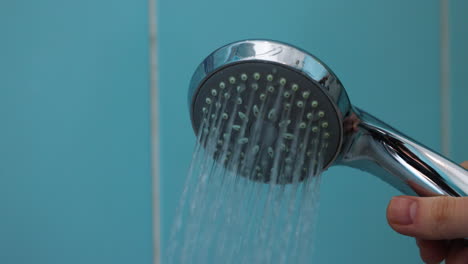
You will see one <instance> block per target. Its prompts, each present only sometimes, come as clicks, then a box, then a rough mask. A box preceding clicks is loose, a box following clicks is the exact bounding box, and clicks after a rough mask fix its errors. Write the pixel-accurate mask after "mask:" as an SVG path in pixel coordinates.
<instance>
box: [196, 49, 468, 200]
mask: <svg viewBox="0 0 468 264" xmlns="http://www.w3.org/2000/svg"><path fill="white" fill-rule="evenodd" d="M243 61H251V62H255V61H261V62H265V63H272V64H281V65H284V66H286V67H290V68H291V69H293V70H295V71H298V72H300V73H302V74H304V75H305V76H307V77H308V78H310V80H311V81H313V82H315V83H316V84H317V86H318V87H320V88H321V89H322V90H323V91H325V92H326V94H327V95H328V97H329V98H330V100H331V101H332V102H333V104H334V105H335V109H336V114H337V115H338V117H339V120H341V121H340V122H342V123H343V126H342V129H341V131H340V132H339V133H337V134H338V135H339V142H340V147H339V148H338V150H337V151H336V154H335V156H334V159H333V160H332V161H331V162H330V163H329V164H327V165H326V167H328V166H330V165H346V166H350V167H354V168H357V169H360V170H363V171H367V172H369V173H371V174H374V175H376V176H378V177H379V178H381V179H382V180H384V181H386V182H387V183H389V184H391V185H392V186H394V187H395V188H397V189H399V190H400V191H402V192H403V193H405V194H411V195H415V194H416V195H420V196H433V195H451V196H467V195H468V171H467V170H465V169H463V168H462V167H460V166H459V165H457V164H455V163H453V162H452V161H450V160H448V159H447V158H445V157H443V156H442V155H440V154H438V153H436V152H435V151H432V150H431V149H429V148H428V147H425V146H424V145H422V144H420V143H418V142H417V141H415V140H412V139H411V138H409V137H408V136H406V135H404V134H403V133H401V132H399V131H397V130H396V129H394V128H392V127H391V126H389V125H387V124H385V123H384V122H382V121H380V120H379V119H377V118H375V117H373V116H372V115H370V114H368V113H366V112H364V111H362V110H360V109H358V108H356V107H354V106H352V105H351V103H350V101H349V99H348V95H347V94H346V91H345V89H344V87H343V85H342V84H341V82H340V81H339V79H338V78H337V77H336V75H335V74H334V73H333V72H332V71H331V70H330V69H329V68H328V67H327V66H326V65H325V64H324V63H323V62H321V61H320V60H318V59H317V58H315V57H314V56H312V55H310V54H308V53H307V52H305V51H302V50H300V49H298V48H296V47H293V46H290V45H288V44H284V43H280V42H276V41H269V40H246V41H240V42H236V43H232V44H229V45H226V46H224V47H222V48H220V49H218V50H216V51H215V52H213V53H212V54H211V55H210V56H208V57H207V58H206V59H205V60H204V61H203V62H202V63H201V64H200V65H199V67H198V68H197V69H196V71H195V73H194V75H193V77H192V80H191V83H190V89H189V98H188V99H189V106H190V114H191V119H192V125H193V127H194V128H195V127H196V126H195V124H194V115H195V112H194V109H193V108H194V102H195V101H196V97H197V93H198V92H199V88H200V87H201V86H202V85H203V83H204V82H205V81H206V80H207V79H208V78H210V76H211V75H213V74H214V73H215V72H217V71H219V70H220V69H223V68H225V67H229V66H230V65H235V64H236V63H239V62H243Z"/></svg>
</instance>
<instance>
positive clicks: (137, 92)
mask: <svg viewBox="0 0 468 264" xmlns="http://www.w3.org/2000/svg"><path fill="white" fill-rule="evenodd" d="M150 1H154V0H150ZM440 4H441V2H440V1H435V0H431V1H427V0H414V1H403V0H395V1H370V0H356V1H347V0H328V1H324V0H319V1H305V0H291V1H279V0H273V1H271V0H270V1H267V0H256V1H248V0H238V1H225V0H223V1H220V0H203V1H189V0H181V1H173V0H158V1H157V13H156V15H157V30H158V40H159V41H158V43H157V50H158V53H159V58H158V63H159V70H158V71H157V72H153V74H157V75H158V76H159V79H160V80H159V82H158V89H159V95H160V100H159V101H158V102H156V103H157V104H158V109H159V116H160V118H159V125H160V138H159V141H160V160H159V164H160V170H159V171H160V173H159V181H160V189H159V190H155V191H156V193H157V192H158V191H159V197H160V201H159V202H160V205H161V211H160V213H159V214H158V213H157V214H156V216H158V215H159V217H155V218H154V219H153V220H152V218H151V216H152V201H151V194H152V193H151V186H152V181H151V169H150V167H151V154H150V152H151V151H150V97H149V94H150V88H149V87H150V67H149V55H150V53H149V48H150V47H149V46H150V45H149V29H148V19H149V17H148V2H147V1H146V0H145V1H129V0H116V1H103V0H96V1H90V0H84V1H78V2H77V1H68V0H66V1H58V0H44V1H31V0H15V1H12V0H11V1H9V0H6V1H1V2H0V33H1V38H0V122H1V123H0V263H12V264H22V263H39V264H41V263H151V262H152V259H153V252H157V251H154V250H153V246H156V247H157V245H158V243H157V242H156V243H154V242H153V238H152V232H153V228H152V226H153V225H159V224H160V227H161V250H162V252H164V251H165V248H166V246H167V242H168V234H169V229H170V224H171V222H172V220H173V218H174V212H175V208H176V206H177V203H178V198H179V195H180V192H181V190H182V185H183V180H184V177H185V175H186V172H187V169H188V166H189V163H190V159H191V152H192V148H193V146H194V143H195V137H194V135H193V132H192V129H191V127H190V122H189V116H188V106H187V86H188V82H189V79H190V76H191V74H192V72H193V70H194V69H195V67H196V66H197V64H198V63H199V62H200V61H201V60H202V59H203V58H204V57H205V56H206V55H207V54H209V53H210V52H211V51H213V50H214V49H216V48H218V47H219V46H221V45H223V44H226V43H228V42H231V41H235V40H239V39H245V38H272V39H278V40H282V41H286V42H290V43H292V44H295V45H297V46H300V47H302V48H304V49H306V50H308V51H310V52H311V53H313V54H315V55H317V56H318V57H319V58H321V59H322V60H323V61H325V62H326V63H327V64H328V65H329V66H330V67H332V69H333V70H334V71H335V72H336V73H337V74H338V76H339V77H340V79H341V80H342V82H343V83H344V85H345V87H346V89H347V91H348V93H349V95H350V97H351V100H352V102H353V103H354V104H356V105H358V106H360V107H362V108H364V109H366V110H368V111H369V112H371V113H374V114H375V115H377V116H378V117H380V118H382V119H383V120H386V121H388V122H389V123H390V124H392V125H394V126H395V127H398V128H399V129H401V130H402V131H404V132H406V133H408V134H409V135H410V136H412V137H414V138H417V139H418V140H419V141H421V142H423V143H425V144H427V145H429V146H431V147H433V148H434V149H436V150H441V142H442V141H441V131H442V129H445V128H444V127H442V126H441V109H440V107H441V104H440V102H441V100H440V99H441V98H440V95H441V88H440V82H441V78H440V76H441V72H442V69H441V67H440V64H441V59H440V48H441V46H440V45H441V36H442V35H443V34H441V33H440V24H441V23H440V20H441V15H440V10H441V9H440ZM449 5H450V13H449V22H450V27H449V33H450V43H449V44H450V45H449V47H450V60H451V64H450V68H451V71H450V88H451V89H450V91H451V96H450V99H451V104H450V105H451V106H452V107H451V109H450V110H451V111H450V112H451V116H450V117H451V118H450V120H449V121H450V125H449V130H447V131H450V134H449V135H450V140H451V144H450V148H451V157H452V158H453V159H454V160H456V161H457V162H460V161H462V160H463V159H468V139H467V137H466V134H467V131H468V125H467V122H464V121H465V120H466V115H468V106H467V104H466V102H465V101H466V100H467V99H468V77H467V76H468V72H467V68H466V67H465V61H467V60H468V51H467V49H466V48H465V47H467V46H468V31H467V29H468V20H467V17H468V16H467V13H468V5H467V3H466V1H463V0H450V1H449ZM153 162H154V161H153ZM323 179H324V182H323V186H322V189H321V192H322V199H321V208H320V213H319V224H318V229H317V230H318V234H317V236H318V237H317V241H318V242H317V243H318V245H317V247H316V248H315V252H316V254H315V257H314V259H312V260H311V263H331V264H332V263H384V264H385V263H411V264H412V263H420V260H419V258H418V251H417V249H416V246H415V245H414V241H413V240H412V239H409V238H405V237H401V236H399V235H397V234H395V233H394V232H393V231H392V230H391V229H390V228H389V227H388V226H387V225H386V220H385V208H386V206H387V203H388V201H389V199H390V197H391V196H392V195H396V194H398V192H397V191H395V190H393V189H392V188H391V187H389V186H387V185H386V184H384V183H383V182H381V181H379V180H378V179H376V178H375V177H373V176H371V175H367V174H364V173H361V172H358V171H354V170H352V169H348V168H332V169H330V171H328V172H326V173H325V174H324V176H323ZM158 240H159V239H156V241H158ZM155 259H156V260H159V259H160V256H155ZM161 259H162V260H164V257H161ZM162 263H164V261H163V262H162Z"/></svg>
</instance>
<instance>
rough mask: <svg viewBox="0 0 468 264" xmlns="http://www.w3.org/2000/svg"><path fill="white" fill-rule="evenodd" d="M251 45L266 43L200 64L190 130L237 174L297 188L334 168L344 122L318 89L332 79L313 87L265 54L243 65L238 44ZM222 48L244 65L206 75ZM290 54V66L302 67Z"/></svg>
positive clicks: (304, 77)
mask: <svg viewBox="0 0 468 264" xmlns="http://www.w3.org/2000/svg"><path fill="white" fill-rule="evenodd" d="M252 44H257V46H258V45H262V46H264V44H267V45H271V42H262V41H258V42H257V43H253V42H252V41H251V42H242V43H237V44H231V46H232V45H235V46H236V47H237V48H236V49H232V47H231V46H227V47H229V48H227V47H224V48H221V49H220V50H218V51H217V52H215V53H214V54H212V55H211V56H210V57H209V58H208V59H207V60H206V61H205V63H203V64H202V65H201V68H202V69H203V70H202V71H203V72H204V74H203V75H204V76H203V78H202V79H200V80H199V78H201V77H200V76H198V75H197V74H196V75H195V76H194V78H193V79H192V83H194V82H195V84H193V88H192V91H191V96H190V99H189V100H190V101H191V105H192V107H191V113H192V122H193V127H194V130H195V131H196V132H201V133H204V134H206V136H207V137H209V138H211V140H210V142H216V146H207V144H208V143H207V142H205V146H204V147H205V148H206V149H211V153H212V155H213V156H214V158H215V159H217V160H219V161H220V162H222V163H223V165H224V166H225V167H227V168H228V169H229V170H232V171H235V172H236V173H237V174H239V175H242V176H245V177H248V178H250V179H253V180H256V181H263V182H271V181H273V182H276V183H291V182H294V181H302V180H304V179H305V178H307V177H308V176H309V175H314V174H316V172H318V171H321V170H322V169H323V168H324V167H327V166H328V165H329V164H331V163H332V161H333V160H334V159H335V157H336V154H337V153H338V151H339V149H340V144H341V139H342V125H341V123H342V121H341V115H340V113H339V109H338V108H337V106H336V105H335V103H334V102H333V98H331V97H330V96H329V95H328V94H327V93H328V92H327V91H326V90H324V89H323V87H324V86H325V85H324V84H325V83H326V81H327V80H328V77H329V76H330V73H328V72H327V74H325V75H324V76H322V79H320V80H314V79H313V78H310V77H309V76H308V75H307V74H305V73H304V72H302V71H301V69H300V68H298V67H292V66H289V65H287V64H285V63H283V62H282V61H281V60H280V59H278V58H276V57H275V55H274V53H272V54H271V56H265V54H268V52H266V53H263V54H264V56H253V57H252V56H250V55H252V54H248V55H249V57H247V58H249V59H245V58H246V57H245V55H247V54H244V53H245V52H244V53H243V51H245V49H244V48H245V47H243V46H242V45H247V46H250V47H251V46H252ZM274 44H276V45H279V46H282V45H283V44H279V43H274ZM275 48H277V47H270V50H273V51H274V50H275ZM226 49H228V50H231V51H234V52H237V53H236V54H235V55H236V56H235V57H236V58H238V59H239V58H244V59H241V60H237V61H229V60H228V61H225V62H220V65H219V66H218V67H213V68H212V69H206V68H205V66H206V65H207V64H206V62H207V61H213V58H216V57H219V54H220V53H223V52H225V50H226ZM262 49H264V47H263V48H262ZM292 49H293V48H292ZM250 51H253V50H252V49H250ZM295 51H296V52H295V53H294V54H296V56H293V57H295V58H294V59H295V60H294V62H296V63H297V62H298V61H302V60H303V59H304V56H297V55H299V54H298V52H297V51H298V50H295ZM255 54H257V55H258V50H257V51H255ZM231 55H233V54H231ZM229 57H232V56H228V58H229ZM293 57H290V58H289V59H292V58H293ZM298 59H299V60H298ZM314 61H316V60H314ZM316 62H318V61H316ZM210 65H212V64H210ZM296 66H297V65H296ZM322 69H325V67H323V66H322ZM206 70H208V71H209V72H206ZM199 72H200V68H199V70H198V73H199ZM322 74H323V72H322ZM336 80H337V79H336ZM200 129H202V130H203V131H200ZM212 145H213V144H212ZM209 152H210V151H209Z"/></svg>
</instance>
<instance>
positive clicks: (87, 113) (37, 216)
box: [0, 0, 152, 264]
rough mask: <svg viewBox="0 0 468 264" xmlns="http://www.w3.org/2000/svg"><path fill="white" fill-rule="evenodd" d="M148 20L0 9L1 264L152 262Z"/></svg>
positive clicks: (123, 14)
mask: <svg viewBox="0 0 468 264" xmlns="http://www.w3.org/2000/svg"><path fill="white" fill-rule="evenodd" d="M147 20H148V17H147V3H146V1H139V2H138V1H129V0H117V1H112V2H107V1H94V0H84V1H69V0H66V1H59V0H43V1H30V0H14V1H13V0H12V1H9V0H7V1H1V2H0V32H1V37H0V122H1V123H0V263H2V264H20V263H21V264H22V263H25V264H26V263H38V264H46V263H47V264H51V263H57V264H59V263H60V264H63V263H67V264H72V263H87V264H91V263H114V264H117V263H151V261H152V231H151V230H152V219H151V215H152V213H151V208H152V206H151V204H152V201H151V173H150V143H149V142H150V131H149V127H150V125H149V120H150V112H149V102H150V101H149V79H148V76H149V66H148V62H149V59H148V36H147V34H148V33H147V32H148V27H147Z"/></svg>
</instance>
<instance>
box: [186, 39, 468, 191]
mask: <svg viewBox="0 0 468 264" xmlns="http://www.w3.org/2000/svg"><path fill="white" fill-rule="evenodd" d="M189 105H190V116H191V119H192V125H193V128H194V130H195V132H196V133H198V132H200V133H205V134H207V135H208V134H209V135H208V136H209V137H211V138H212V139H213V138H214V140H211V142H215V144H214V145H212V146H208V145H207V144H208V143H207V142H201V143H202V144H203V145H204V147H205V148H207V149H210V150H211V154H212V155H213V156H214V157H215V159H217V160H220V162H222V163H223V165H224V166H225V167H226V168H228V169H229V170H233V171H235V172H236V173H238V174H239V175H242V176H246V177H248V178H251V179H253V180H257V181H264V182H271V181H274V182H275V183H291V182H294V181H301V180H304V179H306V178H307V177H308V176H310V175H313V174H314V171H315V172H317V171H321V170H322V169H326V168H328V167H329V166H331V165H334V164H343V165H348V166H351V167H356V168H359V169H362V170H365V171H369V172H371V173H373V174H375V175H378V176H379V177H380V178H382V179H384V180H385V181H387V182H389V183H390V184H392V185H393V186H395V187H397V188H398V189H400V190H402V191H403V192H405V193H408V194H412V193H415V192H416V193H418V194H420V195H432V194H449V195H454V196H460V195H463V196H464V195H466V194H467V192H468V176H467V173H466V171H465V170H464V169H462V168H461V167H459V166H457V165H455V164H453V163H452V162H450V161H448V160H446V159H445V158H443V157H442V156H440V155H438V154H436V153H435V152H433V151H431V150H429V149H428V148H426V147H424V146H422V145H421V144H419V143H416V142H415V141H413V140H410V139H409V138H408V137H406V136H404V135H403V134H401V133H400V132H398V131H396V130H395V129H393V128H391V127H390V126H388V125H386V124H385V123H383V122H381V121H380V120H378V119H376V118H375V117H373V116H371V115H369V114H367V113H365V112H364V111H362V110H359V109H358V108H356V107H353V106H352V105H351V103H350V101H349V99H348V96H347V94H346V91H345V89H344V88H343V85H342V84H341V82H340V81H339V79H338V78H337V76H336V75H335V74H334V73H333V72H332V71H331V70H330V69H329V68H328V67H327V66H326V65H325V64H324V63H323V62H321V61H320V60H318V59H317V58H316V57H314V56H312V55H310V54H308V53H307V52H305V51H303V50H300V49H298V48H296V47H293V46H291V45H288V44H285V43H280V42H276V41H269V40H246V41H240V42H235V43H231V44H229V45H226V46H224V47H222V48H220V49H218V50H216V51H215V52H213V53H212V54H211V55H209V56H208V57H207V58H206V59H205V60H204V61H203V62H202V63H201V64H200V65H199V67H198V68H197V69H196V71H195V73H194V75H193V77H192V80H191V83H190V89H189ZM201 130H203V131H201ZM232 153H237V155H238V156H237V157H235V158H231V159H229V158H230V156H229V155H232ZM233 160H234V162H233ZM440 162H443V163H444V165H440ZM240 163H241V164H240ZM291 163H294V165H295V166H292V167H291V166H289V165H288V164H291ZM291 168H294V169H291ZM297 168H299V170H298V169H297ZM389 175H391V176H389Z"/></svg>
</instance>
